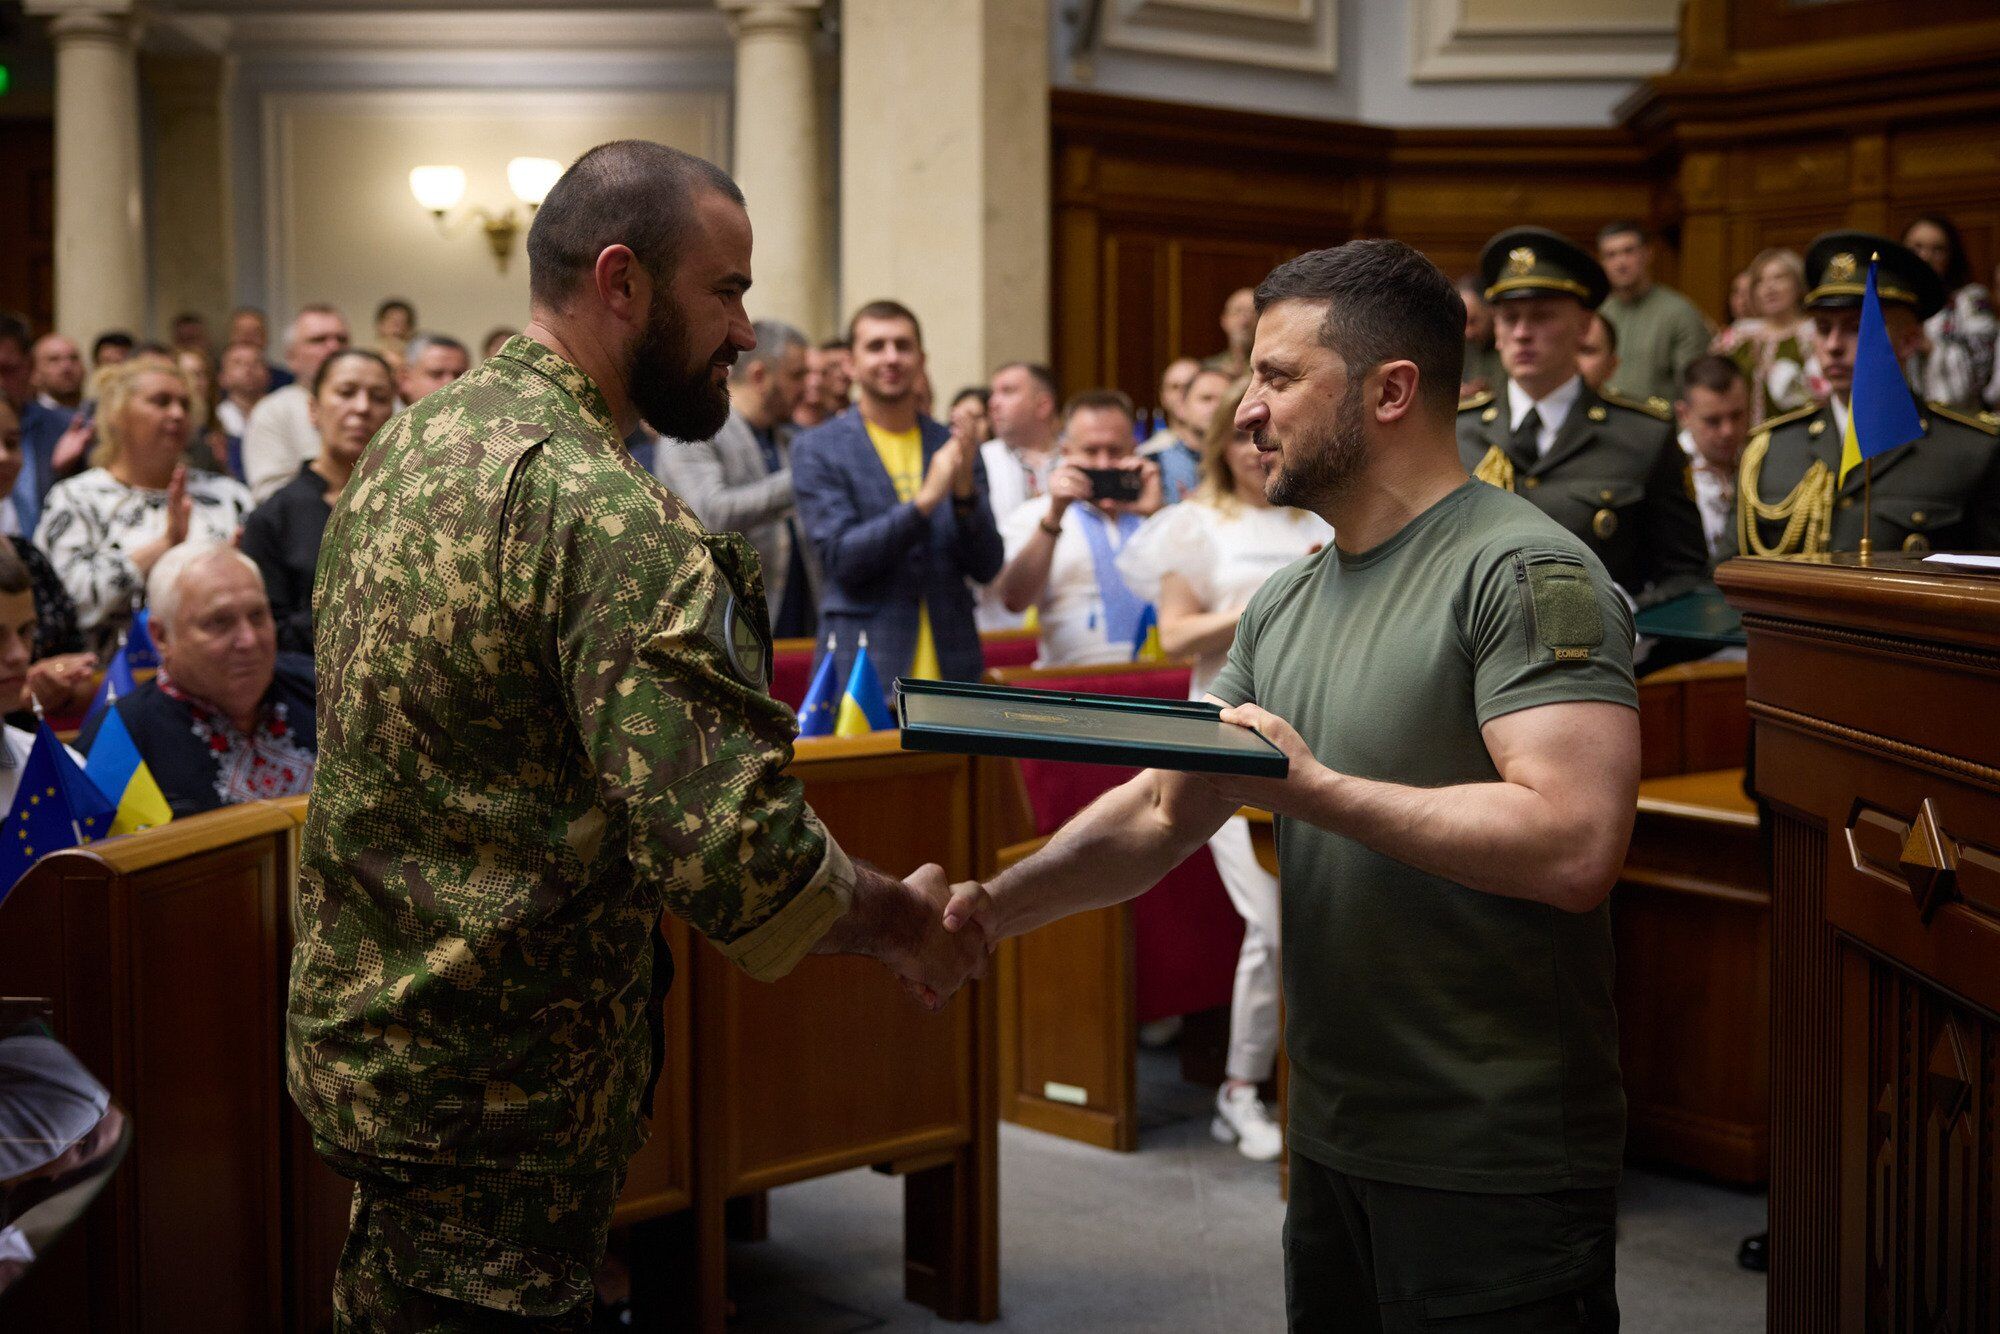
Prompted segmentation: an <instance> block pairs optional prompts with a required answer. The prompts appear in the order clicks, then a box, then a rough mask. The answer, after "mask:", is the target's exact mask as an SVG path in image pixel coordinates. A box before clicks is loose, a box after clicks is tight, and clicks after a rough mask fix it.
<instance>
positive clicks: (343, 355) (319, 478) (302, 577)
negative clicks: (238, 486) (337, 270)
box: [242, 347, 463, 654]
mask: <svg viewBox="0 0 2000 1334" xmlns="http://www.w3.org/2000/svg"><path fill="white" fill-rule="evenodd" d="M461 351H463V349H461ZM405 374H406V375H407V374H408V372H407V370H406V371H405ZM395 406H396V391H395V388H394V386H393V385H392V384H391V382H390V375H389V363H388V362H387V361H386V360H384V359H383V358H382V357H381V356H380V355H379V354H377V353H374V352H367V351H364V350H362V349H360V348H354V347H350V348H344V349H342V350H341V351H339V352H336V353H334V354H333V355H332V356H330V357H328V358H327V359H326V360H325V361H323V362H321V363H320V367H319V371H318V372H317V373H316V374H315V375H314V376H313V383H312V418H313V424H314V425H315V426H317V427H318V428H319V440H320V444H319V453H318V455H317V456H316V457H315V458H314V459H313V460H312V462H310V463H306V464H303V465H301V466H300V468H299V471H298V474H297V475H296V476H294V477H293V478H292V480H291V481H289V482H287V483H286V484H285V485H284V486H282V487H279V488H278V490H277V491H275V492H273V493H272V495H271V498H270V499H269V500H267V501H265V502H264V503H263V504H261V505H259V506H258V507H257V508H256V509H255V510H253V511H252V512H251V514H250V517H249V518H247V519H245V520H244V521H243V540H242V548H243V554H244V555H246V556H248V557H250V559H251V560H253V561H255V562H256V564H257V568H258V570H259V571H260V572H261V573H262V575H263V580H264V591H265V594H266V595H267V597H268V598H269V600H270V604H271V620H272V623H273V624H274V625H275V626H276V628H277V637H278V647H279V648H280V649H283V650H286V651H288V652H292V653H304V654H311V653H312V651H313V608H312V591H313V571H314V569H315V568H316V567H317V566H318V564H319V543H320V538H321V537H323V536H324V535H325V533H326V521H327V519H328V518H330V517H332V514H333V502H334V501H336V500H338V499H340V493H341V491H342V490H344V489H345V488H346V486H347V479H348V478H349V477H351V476H352V475H353V473H354V465H355V464H356V463H358V462H360V460H361V453H362V451H363V450H365V449H367V448H368V442H369V441H370V440H373V439H374V438H375V433H376V432H377V431H379V430H381V429H382V423H384V422H386V421H388V420H389V415H390V413H391V412H393V411H394V410H395Z"/></svg>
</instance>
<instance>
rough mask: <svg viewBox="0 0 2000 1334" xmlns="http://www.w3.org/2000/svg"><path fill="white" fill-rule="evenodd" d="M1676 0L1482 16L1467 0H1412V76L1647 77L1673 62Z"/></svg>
mask: <svg viewBox="0 0 2000 1334" xmlns="http://www.w3.org/2000/svg"><path fill="white" fill-rule="evenodd" d="M1676 8H1677V6H1675V5H1673V4H1666V3H1663V4H1662V5H1661V6H1660V9H1661V13H1660V14H1659V15H1658V16H1657V17H1654V18H1645V17H1631V16H1628V15H1622V14H1618V13H1613V12H1599V13H1594V14H1593V13H1592V12H1591V10H1590V6H1589V5H1587V4H1583V3H1576V4H1571V5H1567V6H1564V7H1563V9H1562V11H1561V13H1560V16H1559V17H1553V16H1552V17H1548V18H1538V17H1534V16H1532V15H1530V16H1529V17H1523V18H1514V19H1509V20H1504V21H1503V20H1499V19H1485V20H1481V19H1478V18H1476V17H1472V16H1469V15H1468V14H1467V12H1466V10H1467V0H1409V13H1410V78H1411V80H1412V81H1413V82H1417V83H1453V82H1484V81H1489V80H1500V81H1529V80H1535V79H1590V80H1605V79H1643V78H1647V77H1650V76H1652V75H1655V74H1664V73H1666V72H1667V71H1668V70H1670V69H1672V68H1673V65H1674V57H1675V54H1676V52H1677V50H1678V48H1679V42H1680V34H1679V24H1678V22H1677V19H1676V17H1675V10H1676Z"/></svg>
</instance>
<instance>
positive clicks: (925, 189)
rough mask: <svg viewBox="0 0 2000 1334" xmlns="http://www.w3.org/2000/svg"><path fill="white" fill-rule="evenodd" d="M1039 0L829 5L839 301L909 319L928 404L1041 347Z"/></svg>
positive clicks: (1044, 210)
mask: <svg viewBox="0 0 2000 1334" xmlns="http://www.w3.org/2000/svg"><path fill="white" fill-rule="evenodd" d="M1048 23H1049V6H1048V5H1046V4H1042V3H1025V0H923V3H922V4H910V3H908V0H844V3H843V4H842V7H841V56H840V91H841V101H840V107H841V111H840V136H841V138H840V143H841V151H840V174H841V180H840V286H841V308H842V309H843V310H852V309H853V308H854V307H855V306H858V305H860V304H861V303H862V302H865V301H869V300H872V299H874V298H876V297H892V298H894V299H896V300H899V301H901V302H903V303H904V304H905V305H907V306H909V307H910V308H911V309H912V310H914V311H915V312H916V313H917V317H918V318H919V319H920V320H922V321H923V326H924V342H925V345H926V348H927V350H928V351H929V353H930V367H931V387H932V389H933V390H934V391H935V393H936V397H937V402H938V404H939V407H940V409H942V407H943V405H945V404H947V403H949V402H950V400H951V396H952V395H953V394H954V393H956V392H957V391H958V389H959V388H960V387H961V386H963V385H967V384H979V383H984V382H985V379H986V376H987V375H988V373H990V372H991V371H992V369H993V368H994V367H995V366H998V365H1000V364H1001V363H1003V362H1006V361H1013V360H1033V361H1042V360H1046V359H1047V357H1048V351H1049V282H1050V279H1049V170H1050V168H1049V31H1048Z"/></svg>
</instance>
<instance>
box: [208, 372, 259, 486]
mask: <svg viewBox="0 0 2000 1334" xmlns="http://www.w3.org/2000/svg"><path fill="white" fill-rule="evenodd" d="M215 385H216V388H217V389H219V390H221V391H222V396H221V397H220V398H218V399H217V400H216V403H215V420H216V424H217V425H219V426H220V427H222V434H223V438H224V440H225V442H226V447H227V448H228V450H229V457H230V460H231V466H230V471H231V472H232V473H234V474H236V475H237V476H238V477H240V476H242V474H243V432H244V429H245V428H246V427H247V426H248V425H249V423H250V413H251V410H252V409H254V408H255V407H256V406H257V404H258V403H260V402H262V401H263V398H264V395H266V394H268V393H270V392H271V368H270V367H269V366H268V365H266V364H265V361H264V349H262V348H260V347H258V346H257V345H256V344H255V343H231V344H230V345H229V346H228V347H225V348H223V349H222V365H221V368H220V369H219V370H217V372H216V375H215Z"/></svg>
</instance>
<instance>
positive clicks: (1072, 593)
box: [997, 381, 1198, 667]
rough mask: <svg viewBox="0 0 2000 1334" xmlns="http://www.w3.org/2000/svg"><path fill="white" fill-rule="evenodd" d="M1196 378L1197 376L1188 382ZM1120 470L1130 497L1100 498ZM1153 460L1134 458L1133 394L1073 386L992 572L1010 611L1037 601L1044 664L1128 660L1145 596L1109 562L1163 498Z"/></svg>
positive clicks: (1009, 521)
mask: <svg viewBox="0 0 2000 1334" xmlns="http://www.w3.org/2000/svg"><path fill="white" fill-rule="evenodd" d="M1197 383H1198V381H1197ZM1086 469H1090V470H1092V471H1094V472H1096V473H1098V474H1099V479H1101V480H1104V481H1106V482H1110V481H1112V480H1113V477H1112V475H1113V474H1119V473H1123V474H1126V475H1127V481H1128V483H1129V485H1130V486H1131V487H1132V489H1133V490H1134V491H1135V493H1136V499H1132V500H1118V499H1108V498H1100V493H1099V492H1098V491H1097V490H1095V489H1094V488H1095V481H1096V480H1098V479H1093V477H1092V476H1091V475H1090V473H1088V472H1086V471H1085V470H1086ZM1164 503H1165V502H1164V500H1163V499H1162V497H1161V494H1160V469H1159V466H1158V465H1157V464H1155V463H1154V462H1153V461H1152V460H1150V459H1142V458H1140V457H1139V447H1138V443H1137V441H1136V440H1135V439H1134V438H1133V421H1132V400H1131V399H1129V398H1127V397H1126V396H1125V395H1124V394H1122V393H1120V392H1119V391H1118V390H1115V389H1093V390H1089V391H1086V392H1084V393H1081V394H1078V395H1077V396H1076V397H1075V398H1072V399H1071V400H1070V401H1069V406H1068V407H1067V408H1066V409H1064V412H1063V432H1062V457H1061V460H1060V463H1059V466H1058V467H1057V468H1056V470H1055V471H1054V472H1053V473H1052V474H1051V475H1050V477H1049V490H1048V496H1047V497H1046V498H1045V499H1039V500H1030V501H1027V502H1026V503H1025V504H1022V505H1020V506H1019V507H1017V508H1016V509H1015V510H1014V511H1013V512H1012V513H1010V514H1009V515H1007V517H1006V520H1005V521H1004V522H1003V523H1002V524H1001V536H1002V538H1003V539H1004V540H1005V542H1006V545H1007V566H1006V568H1005V569H1004V570H1002V571H1001V574H1000V578H999V580H998V581H997V584H998V587H999V590H1000V596H1001V600H1002V601H1003V602H1004V603H1005V604H1006V607H1007V609H1008V610H1009V611H1012V612H1025V611H1026V610H1027V609H1028V608H1030V607H1033V608H1035V609H1036V625H1037V629H1038V631H1039V633H1040V640H1041V654H1040V657H1039V658H1038V659H1037V663H1038V665H1040V666H1043V667H1068V666H1074V665H1080V664H1089V663H1100V662H1130V661H1131V660H1132V656H1133V649H1134V645H1135V643H1136V641H1137V637H1138V632H1139V625H1140V621H1141V619H1142V614H1143V612H1144V610H1145V605H1146V599H1144V598H1143V597H1141V596H1139V595H1138V594H1137V593H1135V592H1133V591H1132V589H1131V588H1129V587H1128V586H1127V585H1126V583H1125V579H1124V576H1123V575H1121V574H1120V573H1119V570H1118V556H1119V553H1120V552H1122V551H1123V550H1124V549H1125V547H1126V545H1127V544H1128V543H1130V542H1131V541H1132V539H1133V537H1134V536H1135V535H1136V534H1137V533H1138V531H1139V526H1140V524H1141V523H1142V522H1144V520H1145V519H1146V517H1147V516H1148V515H1151V514H1155V513H1157V512H1158V511H1159V509H1160V507H1161V506H1162V505H1163V504H1164Z"/></svg>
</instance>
